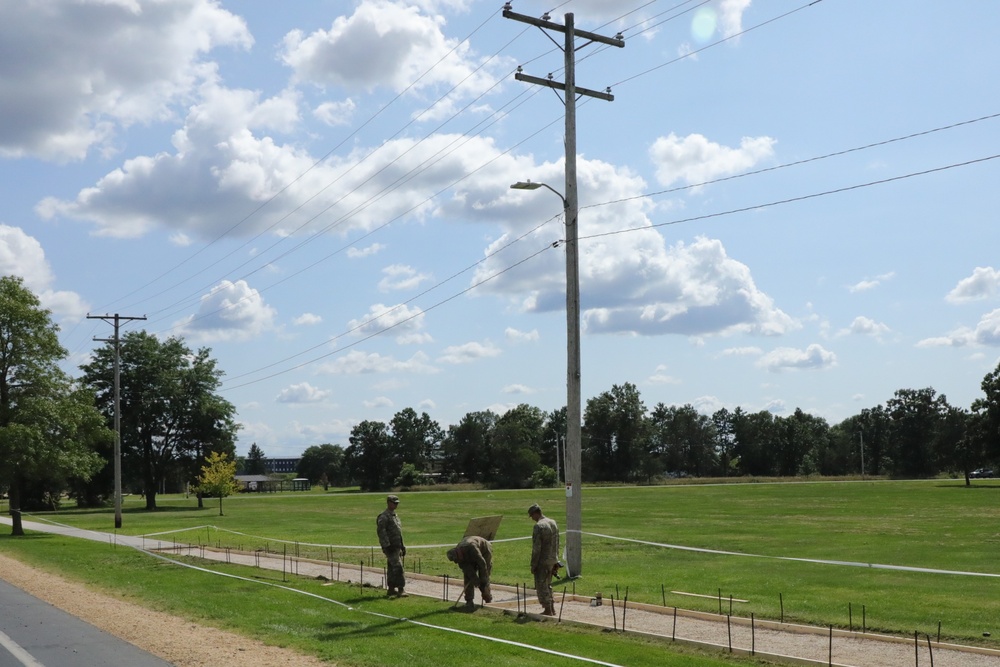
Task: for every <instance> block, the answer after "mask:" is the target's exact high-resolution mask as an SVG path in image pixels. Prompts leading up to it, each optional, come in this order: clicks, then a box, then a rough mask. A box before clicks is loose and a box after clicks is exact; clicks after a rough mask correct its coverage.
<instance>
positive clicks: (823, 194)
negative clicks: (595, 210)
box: [580, 153, 1000, 240]
mask: <svg viewBox="0 0 1000 667" xmlns="http://www.w3.org/2000/svg"><path fill="white" fill-rule="evenodd" d="M997 158H1000V153H998V154H996V155H990V156H987V157H982V158H976V159H973V160H966V161H965V162H956V163H955V164H949V165H945V166H943V167H934V168H933V169H925V170H923V171H915V172H911V173H909V174H903V175H901V176H892V177H890V178H883V179H879V180H877V181H868V182H867V183H858V184H856V185H848V186H845V187H842V188H835V189H833V190H824V191H823V192H814V193H812V194H808V195H801V196H799V197H789V198H787V199H780V200H778V201H773V202H768V203H766V204H755V205H753V206H744V207H743V208H735V209H731V210H728V211H720V212H717V213H706V214H705V215H696V216H693V217H690V218H683V219H681V220H671V221H670V222H660V223H656V224H652V225H648V226H645V227H630V228H628V229H619V230H616V231H611V232H601V233H600V234H588V235H587V236H581V237H580V239H581V240H582V239H596V238H601V237H603V236H615V235H617V234H627V233H629V232H639V231H644V230H649V229H655V228H658V227H669V226H671V225H679V224H681V223H684V222H695V221H698V220H708V219H711V218H721V217H723V216H727V215H734V214H736V213H746V212H748V211H759V210H761V209H764V208H772V207H774V206H781V205H783V204H792V203H795V202H800V201H806V200H809V199H817V198H819V197H826V196H828V195H836V194H841V193H844V192H851V191H852V190H861V189H863V188H870V187H872V186H875V185H885V184H886V183H894V182H896V181H902V180H906V179H908V178H915V177H917V176H926V175H927V174H935V173H938V172H942V171H947V170H949V169H957V168H958V167H968V166H970V165H974V164H980V163H983V162H989V161H990V160H995V159H997Z"/></svg>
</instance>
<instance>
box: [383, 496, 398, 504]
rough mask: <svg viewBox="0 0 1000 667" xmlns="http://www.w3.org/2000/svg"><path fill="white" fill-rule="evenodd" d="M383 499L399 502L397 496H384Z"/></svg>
mask: <svg viewBox="0 0 1000 667" xmlns="http://www.w3.org/2000/svg"><path fill="white" fill-rule="evenodd" d="M385 499H386V501H388V502H390V503H397V504H398V503H399V496H386V497H385Z"/></svg>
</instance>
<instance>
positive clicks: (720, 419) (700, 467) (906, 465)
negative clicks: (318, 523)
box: [299, 366, 1000, 490]
mask: <svg viewBox="0 0 1000 667" xmlns="http://www.w3.org/2000/svg"><path fill="white" fill-rule="evenodd" d="M982 389H983V393H984V396H983V397H982V398H979V399H977V400H976V401H974V402H973V404H972V405H971V406H970V407H969V408H968V409H964V408H959V407H956V406H952V405H950V404H949V403H948V400H947V398H946V397H945V396H944V395H943V394H938V393H937V392H936V391H935V390H934V389H932V388H926V389H900V390H897V391H896V392H895V393H894V394H893V396H892V398H890V399H889V400H888V401H886V402H885V404H882V405H877V406H875V407H872V408H865V409H863V410H861V412H860V413H859V414H857V415H854V416H852V417H849V418H848V419H845V420H843V421H841V422H840V423H837V424H834V425H830V424H829V423H827V421H826V420H825V419H823V418H821V417H817V416H815V415H811V414H809V413H806V412H804V411H802V410H801V409H796V410H795V411H794V412H793V413H792V414H790V415H788V416H781V415H776V414H773V413H772V412H769V411H767V410H762V411H760V412H754V413H750V412H746V411H744V410H743V409H742V408H736V409H734V410H729V409H726V408H722V409H719V410H717V411H715V412H714V413H713V414H711V415H706V414H703V413H701V412H699V411H698V410H697V409H695V408H694V407H693V406H691V405H682V406H677V405H665V404H663V403H657V404H656V405H655V406H654V407H653V408H652V409H648V408H647V407H646V405H645V404H644V402H643V400H642V397H641V395H640V392H639V390H638V388H636V386H635V385H634V384H631V383H625V384H622V385H614V386H612V388H611V389H610V390H608V391H605V392H603V393H601V394H600V395H598V396H596V397H594V398H591V399H589V400H588V401H587V403H586V408H585V410H584V414H583V425H582V431H583V434H582V473H583V479H584V480H585V481H588V482H623V483H653V482H656V481H659V480H663V479H665V478H669V477H688V476H691V477H731V476H736V477H738V476H758V477H772V476H774V477H783V476H802V475H828V476H844V475H873V476H891V477H907V478H912V477H931V476H935V475H938V474H954V475H964V477H965V479H966V482H967V483H968V481H969V475H970V473H971V472H972V471H973V470H974V469H976V468H978V467H980V466H983V465H986V464H988V463H991V462H996V461H997V460H998V459H1000V366H998V367H997V369H996V370H994V371H993V372H992V373H990V374H988V375H987V376H986V377H985V378H984V379H983V382H982ZM565 426H566V410H565V408H563V409H560V410H558V411H554V412H550V413H547V412H544V411H542V410H540V409H539V408H536V407H532V406H530V405H527V404H521V405H518V406H517V407H515V408H513V409H512V410H509V411H507V412H505V413H503V414H496V413H494V412H491V411H488V410H487V411H480V412H470V413H468V414H466V415H465V416H464V417H463V418H462V419H461V421H460V422H459V423H458V424H455V425H452V426H449V427H448V428H447V429H442V428H441V427H440V425H439V424H438V423H437V422H435V421H434V420H432V419H431V418H430V416H428V415H427V413H422V414H420V415H418V414H417V413H416V412H415V411H414V410H413V409H412V408H406V409H404V410H401V411H400V412H398V413H397V414H396V415H395V416H394V417H393V418H392V420H391V421H390V422H388V423H384V422H377V421H365V422H362V423H360V424H358V425H357V426H355V427H354V429H353V430H352V431H351V435H350V438H349V444H348V445H347V447H343V446H341V445H332V444H324V445H319V446H314V447H310V448H308V449H307V450H306V451H305V453H304V455H303V457H302V462H301V465H300V467H299V474H300V475H301V476H304V477H309V478H310V479H313V480H314V481H317V480H325V482H326V483H335V484H347V483H353V484H359V485H360V487H361V488H362V489H363V490H382V489H387V488H391V487H395V486H414V485H419V484H426V483H434V482H436V481H438V480H441V481H447V482H470V483H473V484H481V485H485V486H490V487H497V488H517V487H530V486H551V485H554V484H556V483H558V479H559V476H558V475H557V473H556V470H557V469H558V468H559V467H560V463H561V461H562V460H563V458H564V457H563V452H562V450H563V434H564V433H565V430H566V429H565Z"/></svg>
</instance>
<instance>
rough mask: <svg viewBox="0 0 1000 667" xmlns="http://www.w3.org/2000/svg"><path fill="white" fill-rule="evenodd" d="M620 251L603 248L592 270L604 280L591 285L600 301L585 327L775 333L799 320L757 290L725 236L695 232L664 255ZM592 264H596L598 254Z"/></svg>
mask: <svg viewBox="0 0 1000 667" xmlns="http://www.w3.org/2000/svg"><path fill="white" fill-rule="evenodd" d="M615 255H616V253H614V252H608V253H604V254H603V259H601V260H596V261H597V263H598V264H599V265H598V266H596V267H594V268H593V269H592V271H593V272H594V273H595V274H597V273H600V274H601V276H602V279H603V284H602V285H600V286H599V287H597V288H595V286H594V285H588V287H587V292H588V293H590V294H591V298H590V299H589V300H588V301H587V302H589V303H590V304H593V305H594V306H596V307H589V308H587V309H586V311H585V313H584V321H585V323H586V327H587V331H588V332H592V333H615V332H617V333H620V332H629V333H635V334H640V335H662V334H671V333H674V334H683V335H688V336H701V335H707V334H713V333H714V334H727V333H736V332H742V333H754V334H763V335H777V334H782V333H785V332H787V331H789V330H791V329H793V328H796V327H797V326H798V325H797V324H796V323H795V322H794V320H792V318H790V317H789V316H788V315H786V314H785V313H784V312H782V311H781V310H780V309H778V308H777V307H775V305H774V302H773V300H772V299H771V298H770V297H769V296H767V295H766V294H764V293H763V292H761V291H760V290H758V289H757V286H756V285H755V284H754V281H753V277H752V276H751V275H750V269H749V267H747V266H746V265H745V264H742V263H741V262H738V261H736V260H734V259H732V258H730V257H729V256H728V255H727V254H726V251H725V248H723V246H722V242H721V241H718V240H714V239H707V238H698V239H695V241H694V242H693V243H691V244H685V243H683V242H679V243H677V244H676V245H675V246H673V247H672V248H670V249H669V250H667V252H666V253H662V254H658V253H656V252H646V253H643V254H641V255H638V256H631V257H630V256H620V257H619V256H615ZM588 262H590V263H593V262H595V260H594V258H593V256H591V258H590V259H589V260H588ZM595 301H600V302H602V303H600V305H598V304H594V302H595ZM587 302H585V303H587Z"/></svg>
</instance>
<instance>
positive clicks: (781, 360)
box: [757, 343, 837, 373]
mask: <svg viewBox="0 0 1000 667" xmlns="http://www.w3.org/2000/svg"><path fill="white" fill-rule="evenodd" d="M836 363H837V355H835V354H834V353H833V352H829V351H827V350H825V349H823V346H822V345H818V344H815V343H814V344H812V345H810V346H809V347H807V348H806V349H804V350H799V349H796V348H793V347H779V348H777V349H774V350H772V351H770V352H768V353H767V354H765V355H764V356H763V357H761V358H760V360H759V361H758V362H757V365H758V366H760V367H761V368H765V369H767V370H768V371H771V372H772V373H776V372H779V371H783V370H785V369H799V370H817V369H824V368H831V367H832V366H834V365H835V364H836Z"/></svg>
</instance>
